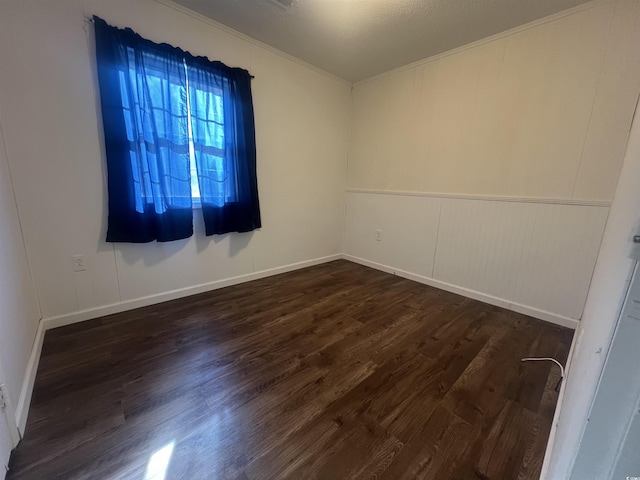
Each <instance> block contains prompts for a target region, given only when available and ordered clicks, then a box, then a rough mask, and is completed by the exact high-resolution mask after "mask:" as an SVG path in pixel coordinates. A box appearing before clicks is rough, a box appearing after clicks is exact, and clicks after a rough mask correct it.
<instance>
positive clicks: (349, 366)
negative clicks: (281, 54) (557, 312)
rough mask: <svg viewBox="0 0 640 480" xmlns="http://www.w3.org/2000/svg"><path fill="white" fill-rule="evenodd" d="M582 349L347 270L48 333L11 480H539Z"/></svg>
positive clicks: (552, 334)
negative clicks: (565, 385) (560, 388)
mask: <svg viewBox="0 0 640 480" xmlns="http://www.w3.org/2000/svg"><path fill="white" fill-rule="evenodd" d="M571 335H572V332H571V331H569V330H567V329H561V328H558V327H556V326H553V325H551V324H547V323H545V322H542V321H538V320H534V319H532V318H530V317H526V316H524V315H519V314H515V313H512V312H509V311H506V310H502V309H500V308H496V307H492V306H489V305H486V304H483V303H480V302H477V301H474V300H469V299H466V298H464V297H460V296H457V295H453V294H450V293H447V292H444V291H441V290H437V289H435V288H430V287H427V286H424V285H421V284H418V283H414V282H411V281H409V280H405V279H402V278H399V277H396V276H393V275H389V274H385V273H381V272H378V271H375V270H371V269H368V268H366V267H362V266H360V265H356V264H354V263H350V262H347V261H342V260H341V261H336V262H331V263H327V264H324V265H320V266H316V267H312V268H308V269H304V270H299V271H296V272H293V273H287V274H283V275H279V276H275V277H271V278H268V279H264V280H258V281H255V282H251V283H246V284H243V285H238V286H234V287H229V288H225V289H222V290H217V291H214V292H210V293H206V294H202V295H197V296H193V297H189V298H185V299H181V300H177V301H173V302H168V303H164V304H160V305H156V306H153V307H148V308H143V309H139V310H135V311H131V312H127V313H123V314H118V315H112V316H109V317H104V318H101V319H97V320H92V321H89V322H85V323H81V324H76V325H72V326H69V327H64V328H59V329H56V330H51V331H49V332H47V334H46V337H45V342H44V347H43V351H42V359H41V361H40V367H39V369H38V376H37V379H36V384H35V391H34V396H33V401H32V405H31V410H30V415H29V422H28V425H27V429H26V436H25V438H24V439H23V440H22V442H21V443H20V445H19V447H18V448H17V450H16V451H15V452H14V454H13V456H12V460H11V470H10V474H9V477H8V478H10V479H12V480H18V479H65V480H69V479H101V480H102V479H145V478H153V479H156V478H157V479H161V478H166V479H189V480H193V479H217V480H220V479H232V480H233V479H238V480H240V479H242V480H250V479H285V478H286V479H303V480H307V479H327V480H339V479H369V478H375V479H393V480H396V479H414V478H416V479H417V478H420V479H434V480H446V479H456V480H459V479H496V480H512V479H520V480H522V479H536V478H538V475H539V471H540V468H541V464H542V458H543V455H544V450H545V445H546V441H547V437H548V433H549V429H550V424H551V419H552V416H553V412H554V409H555V404H556V400H557V393H556V392H555V391H554V387H555V386H556V383H557V382H558V379H559V372H558V369H557V367H552V365H551V364H549V363H545V362H531V363H522V362H520V361H519V360H520V358H521V357H524V356H554V357H556V358H558V359H560V360H561V361H564V360H565V358H566V355H567V352H568V349H569V343H570V340H571ZM154 473H158V476H152V475H153V474H154ZM163 474H166V475H165V477H163V476H162V475H163Z"/></svg>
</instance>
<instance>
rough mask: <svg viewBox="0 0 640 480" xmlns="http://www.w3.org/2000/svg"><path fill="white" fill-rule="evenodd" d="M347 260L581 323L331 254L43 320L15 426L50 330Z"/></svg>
mask: <svg viewBox="0 0 640 480" xmlns="http://www.w3.org/2000/svg"><path fill="white" fill-rule="evenodd" d="M339 259H345V260H349V261H351V262H354V263H358V264H360V265H365V266H367V267H371V268H375V269H376V270H381V271H383V272H388V273H392V274H394V275H398V276H400V277H403V278H407V279H409V280H413V281H416V282H419V283H423V284H426V285H430V286H432V287H436V288H440V289H442V290H446V291H449V292H453V293H457V294H459V295H463V296H465V297H469V298H473V299H475V300H479V301H481V302H485V303H489V304H491V305H496V306H499V307H502V308H506V309H508V310H512V311H514V312H518V313H523V314H525V315H530V316H532V317H535V318H539V319H541V320H546V321H547V322H551V323H554V324H556V325H562V326H563V327H568V328H572V329H576V328H577V326H578V321H577V320H574V319H572V318H568V317H564V316H562V315H556V314H554V313H551V312H546V311H543V310H538V309H536V308H533V307H529V306H527V305H521V304H518V303H513V302H510V301H509V300H505V299H502V298H497V297H492V296H491V295H487V294H484V293H481V292H476V291H474V290H469V289H466V288H463V287H458V286H456V285H450V284H448V283H445V282H441V281H439V280H435V279H433V278H429V277H425V276H422V275H417V274H415V273H411V272H406V271H404V270H398V269H396V268H393V267H390V266H388V265H383V264H380V263H376V262H371V261H369V260H365V259H363V258H358V257H354V256H352V255H347V254H336V255H329V256H327V257H321V258H316V259H313V260H307V261H304V262H298V263H292V264H290V265H284V266H282V267H276V268H271V269H268V270H261V271H259V272H253V273H249V274H246V275H239V276H237V277H232V278H227V279H223V280H216V281H214V282H208V283H203V284H200V285H194V286H192V287H186V288H181V289H177V290H172V291H169V292H163V293H158V294H154V295H148V296H146V297H140V298H136V299H133V300H127V301H124V302H118V303H113V304H110V305H103V306H100V307H95V308H90V309H87V310H82V311H79V312H73V313H69V314H65V315H58V316H55V317H48V318H43V319H42V320H40V323H39V325H38V330H37V332H36V338H35V341H34V342H33V347H32V349H31V356H30V357H29V364H28V366H27V371H26V376H25V380H24V382H23V384H22V390H21V391H20V398H19V400H18V405H17V407H16V423H17V425H18V430H19V431H20V434H21V435H24V429H25V426H26V424H27V416H28V414H29V405H30V404H31V395H32V393H33V386H34V383H35V380H36V373H37V371H38V363H39V361H40V353H41V352H42V344H43V342H44V334H45V332H46V331H47V330H50V329H52V328H57V327H62V326H65V325H70V324H73V323H78V322H83V321H85V320H91V319H93V318H98V317H103V316H105V315H112V314H114V313H120V312H124V311H127V310H133V309H135V308H140V307H146V306H149V305H154V304H156V303H161V302H166V301H169V300H175V299H177V298H182V297H188V296H190V295H195V294H198V293H204V292H208V291H211V290H217V289H219V288H224V287H229V286H232V285H238V284H240V283H245V282H250V281H252V280H258V279H261V278H266V277H270V276H273V275H278V274H280V273H286V272H291V271H294V270H299V269H301V268H306V267H311V266H314V265H319V264H322V263H326V262H331V261H333V260H339Z"/></svg>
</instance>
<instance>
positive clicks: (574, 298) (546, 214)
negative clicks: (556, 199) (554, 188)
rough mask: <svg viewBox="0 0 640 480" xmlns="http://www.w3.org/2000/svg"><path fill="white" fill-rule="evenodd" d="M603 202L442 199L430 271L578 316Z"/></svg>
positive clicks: (594, 254)
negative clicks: (436, 239) (566, 203)
mask: <svg viewBox="0 0 640 480" xmlns="http://www.w3.org/2000/svg"><path fill="white" fill-rule="evenodd" d="M608 210H609V209H608V208H606V207H595V206H582V205H557V204H540V203H518V202H499V201H482V200H460V199H443V201H442V214H441V220H440V228H439V235H438V251H437V252H436V261H435V267H434V277H435V278H436V279H438V280H441V281H443V282H447V283H451V284H453V285H458V286H461V287H464V288H468V289H471V290H476V291H480V292H483V293H486V294H488V295H491V296H495V297H499V298H505V299H508V300H511V301H513V302H515V303H519V304H522V305H529V306H532V307H535V308H537V309H540V310H544V311H548V312H553V313H556V314H559V315H562V316H565V317H569V318H574V319H579V318H580V317H581V316H582V309H583V307H584V302H585V300H586V296H587V291H588V290H589V283H590V282H591V275H592V273H593V268H594V266H595V261H596V257H597V256H598V250H599V248H600V242H601V240H602V233H603V231H604V226H605V222H606V219H607V213H608Z"/></svg>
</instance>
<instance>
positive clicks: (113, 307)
mask: <svg viewBox="0 0 640 480" xmlns="http://www.w3.org/2000/svg"><path fill="white" fill-rule="evenodd" d="M341 258H342V255H341V254H336V255H329V256H327V257H321V258H315V259H313V260H305V261H304V262H298V263H292V264H289V265H284V266H282V267H276V268H270V269H268V270H261V271H259V272H253V273H247V274H245V275H238V276H237V277H231V278H225V279H222V280H216V281H213V282H207V283H202V284H200V285H194V286H191V287H185V288H179V289H177V290H170V291H168V292H162V293H156V294H153V295H147V296H146V297H140V298H134V299H132V300H126V301H124V302H118V303H112V304H110V305H103V306H100V307H95V308H89V309H87V310H81V311H79V312H73V313H68V314H65V315H57V316H55V317H49V318H44V319H43V320H42V322H43V323H44V329H45V331H46V330H50V329H52V328H57V327H63V326H65V325H70V324H72V323H78V322H83V321H85V320H91V319H93V318H98V317H104V316H105V315H112V314H114V313H120V312H125V311H127V310H133V309H134V308H140V307H148V306H149V305H155V304H156V303H162V302H167V301H169V300H175V299H177V298H183V297H189V296H191V295H196V294H198V293H204V292H209V291H211V290H217V289H219V288H225V287H230V286H232V285H238V284H240V283H245V282H250V281H252V280H258V279H260V278H266V277H271V276H273V275H279V274H280V273H286V272H291V271H294V270H299V269H301V268H306V267H312V266H314V265H320V264H321V263H326V262H331V261H333V260H339V259H341Z"/></svg>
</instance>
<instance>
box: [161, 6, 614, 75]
mask: <svg viewBox="0 0 640 480" xmlns="http://www.w3.org/2000/svg"><path fill="white" fill-rule="evenodd" d="M154 1H155V2H156V3H158V4H160V5H163V6H165V7H168V8H171V9H172V10H175V11H176V12H178V13H181V14H183V15H186V16H188V17H191V18H193V19H194V20H198V21H200V22H203V23H205V24H207V25H209V26H211V27H214V28H217V29H218V30H221V31H223V32H225V33H227V34H229V35H233V36H234V37H236V38H239V39H240V40H244V41H245V42H247V43H249V44H251V45H254V46H256V47H260V48H262V49H264V50H267V51H269V52H271V53H274V54H276V55H278V56H280V57H282V58H285V59H287V60H289V61H291V62H293V63H296V64H298V65H300V66H303V67H305V68H308V69H309V70H313V71H314V72H316V73H319V74H321V75H324V76H325V77H328V78H330V79H332V80H336V81H338V82H340V83H342V84H343V85H347V86H349V87H351V86H352V85H353V84H352V83H351V82H350V81H348V80H345V79H344V78H342V77H339V76H337V75H335V74H333V73H331V72H327V71H326V70H323V69H322V68H320V67H317V66H315V65H312V64H311V63H308V62H306V61H304V60H302V59H300V58H298V57H294V56H293V55H291V54H289V53H287V52H284V51H282V50H278V49H277V48H275V47H272V46H271V45H269V44H267V43H264V42H261V41H260V40H256V39H255V38H253V37H250V36H249V35H247V34H245V33H242V32H240V31H238V30H234V29H233V28H231V27H228V26H226V25H225V24H223V23H220V22H218V21H216V20H214V19H213V18H210V17H207V16H206V15H203V14H201V13H198V12H196V11H195V10H191V9H190V8H187V7H185V6H183V5H181V4H179V3H176V2H174V1H172V0H154ZM598 1H602V0H598Z"/></svg>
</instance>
